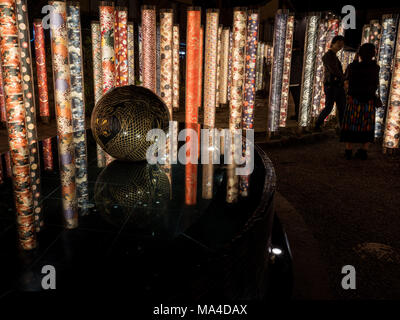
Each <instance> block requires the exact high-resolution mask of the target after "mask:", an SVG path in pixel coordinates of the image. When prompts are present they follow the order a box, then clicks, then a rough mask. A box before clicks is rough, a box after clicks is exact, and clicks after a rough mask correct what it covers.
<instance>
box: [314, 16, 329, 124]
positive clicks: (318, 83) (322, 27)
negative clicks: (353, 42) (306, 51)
mask: <svg viewBox="0 0 400 320" xmlns="http://www.w3.org/2000/svg"><path fill="white" fill-rule="evenodd" d="M327 27H328V25H327V21H325V20H321V21H320V24H319V27H318V40H317V41H318V43H317V53H316V57H315V73H314V81H313V82H314V84H313V96H312V103H311V105H312V106H311V108H312V111H311V115H312V117H313V118H316V117H318V115H319V113H320V112H321V111H322V109H321V95H322V91H323V83H324V64H323V62H322V57H323V55H324V54H325V48H326V34H327Z"/></svg>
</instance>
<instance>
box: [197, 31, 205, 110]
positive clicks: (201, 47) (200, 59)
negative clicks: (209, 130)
mask: <svg viewBox="0 0 400 320" xmlns="http://www.w3.org/2000/svg"><path fill="white" fill-rule="evenodd" d="M203 51H204V27H203V26H202V25H201V26H200V58H199V90H198V101H197V105H198V107H199V108H200V107H201V102H202V95H201V93H202V90H203V88H202V86H203Z"/></svg>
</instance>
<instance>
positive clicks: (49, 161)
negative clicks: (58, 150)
mask: <svg viewBox="0 0 400 320" xmlns="http://www.w3.org/2000/svg"><path fill="white" fill-rule="evenodd" d="M42 147H43V167H44V170H46V171H53V169H54V165H53V162H54V158H53V146H52V145H51V138H47V139H44V140H43V141H42Z"/></svg>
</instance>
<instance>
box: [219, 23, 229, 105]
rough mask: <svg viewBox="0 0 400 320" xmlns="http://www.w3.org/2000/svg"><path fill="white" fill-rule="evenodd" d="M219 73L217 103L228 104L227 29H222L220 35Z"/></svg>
mask: <svg viewBox="0 0 400 320" xmlns="http://www.w3.org/2000/svg"><path fill="white" fill-rule="evenodd" d="M221 45H222V48H221V50H222V52H221V72H220V79H219V83H220V91H219V103H221V104H226V103H228V67H229V61H228V59H229V28H224V29H223V30H222V35H221Z"/></svg>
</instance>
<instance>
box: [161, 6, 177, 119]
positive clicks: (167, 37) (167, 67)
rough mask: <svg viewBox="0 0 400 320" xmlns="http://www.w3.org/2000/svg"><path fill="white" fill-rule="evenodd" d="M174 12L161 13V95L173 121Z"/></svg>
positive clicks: (163, 11)
mask: <svg viewBox="0 0 400 320" xmlns="http://www.w3.org/2000/svg"><path fill="white" fill-rule="evenodd" d="M173 17H174V14H173V11H172V9H163V10H161V11H160V64H161V73H160V95H161V98H162V99H163V100H164V102H165V104H166V105H167V108H168V110H169V115H170V118H171V119H172V96H173V91H172V88H173V87H172V74H173V65H172V48H173Z"/></svg>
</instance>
